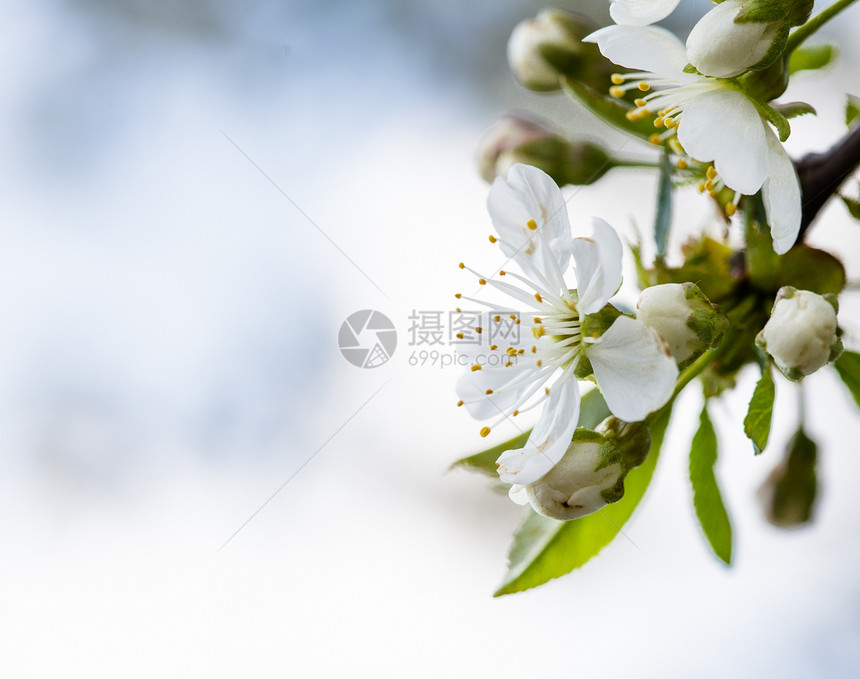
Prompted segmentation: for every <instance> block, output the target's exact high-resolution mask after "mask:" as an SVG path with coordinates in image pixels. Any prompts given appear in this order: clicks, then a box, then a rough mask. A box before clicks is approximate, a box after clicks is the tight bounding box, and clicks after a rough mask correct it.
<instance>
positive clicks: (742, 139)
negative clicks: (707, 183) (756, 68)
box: [678, 87, 768, 196]
mask: <svg viewBox="0 0 860 679" xmlns="http://www.w3.org/2000/svg"><path fill="white" fill-rule="evenodd" d="M678 141H680V142H681V145H682V146H683V147H684V150H685V151H686V152H687V153H688V154H689V155H690V156H692V157H693V158H695V159H696V160H700V161H702V162H708V161H714V167H715V169H716V170H717V172H718V173H719V175H720V176H721V177H722V178H723V181H724V182H725V183H726V185H727V186H728V187H729V188H732V189H734V190H735V191H740V192H741V193H743V194H745V195H748V196H749V195H752V194H754V193H755V192H756V191H758V190H759V189H760V188H761V185H762V184H763V183H764V180H765V179H766V178H767V173H768V166H767V158H768V148H767V142H766V140H765V130H764V128H763V127H762V122H761V116H760V115H759V113H758V110H757V109H756V107H755V106H754V105H753V103H752V102H751V101H750V100H749V99H747V98H746V96H745V95H743V94H741V93H740V92H736V91H734V90H730V89H727V88H725V87H721V88H719V89H710V90H707V91H705V92H703V93H702V94H698V95H696V96H695V97H693V98H692V99H690V101H688V102H687V104H686V106H685V107H684V112H683V114H682V115H681V121H680V123H679V125H678Z"/></svg>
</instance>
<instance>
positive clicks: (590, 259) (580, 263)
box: [570, 217, 623, 314]
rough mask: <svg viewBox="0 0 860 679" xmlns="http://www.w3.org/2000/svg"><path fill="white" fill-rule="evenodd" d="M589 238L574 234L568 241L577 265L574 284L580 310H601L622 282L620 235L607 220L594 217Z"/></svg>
mask: <svg viewBox="0 0 860 679" xmlns="http://www.w3.org/2000/svg"><path fill="white" fill-rule="evenodd" d="M591 224H592V227H593V229H594V233H593V234H592V236H591V237H590V238H574V239H573V240H572V241H571V244H570V251H571V253H573V261H574V267H575V269H576V288H577V292H578V293H579V306H580V310H581V312H582V313H585V314H593V313H596V312H598V311H600V310H601V309H602V308H603V306H604V305H605V304H606V303H607V302H608V301H609V298H610V297H612V295H614V294H615V293H616V292H617V291H618V288H619V287H620V286H621V255H622V254H623V249H622V247H621V239H619V238H618V234H617V233H615V229H613V228H612V227H611V226H609V224H607V223H606V222H605V221H603V220H602V219H599V218H597V217H593V218H592V220H591Z"/></svg>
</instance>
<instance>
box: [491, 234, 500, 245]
mask: <svg viewBox="0 0 860 679" xmlns="http://www.w3.org/2000/svg"><path fill="white" fill-rule="evenodd" d="M497 240H499V239H498V238H496V237H495V236H494V235H493V234H490V242H491V243H495V242H496V241H497Z"/></svg>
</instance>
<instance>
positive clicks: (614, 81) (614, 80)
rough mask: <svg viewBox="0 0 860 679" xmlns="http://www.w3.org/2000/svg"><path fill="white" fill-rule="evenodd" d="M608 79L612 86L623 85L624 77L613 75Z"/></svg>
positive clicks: (618, 74) (617, 74)
mask: <svg viewBox="0 0 860 679" xmlns="http://www.w3.org/2000/svg"><path fill="white" fill-rule="evenodd" d="M609 79H610V80H611V81H612V84H613V85H622V84H623V83H624V76H623V75H621V74H620V73H613V74H612V75H611V76H609Z"/></svg>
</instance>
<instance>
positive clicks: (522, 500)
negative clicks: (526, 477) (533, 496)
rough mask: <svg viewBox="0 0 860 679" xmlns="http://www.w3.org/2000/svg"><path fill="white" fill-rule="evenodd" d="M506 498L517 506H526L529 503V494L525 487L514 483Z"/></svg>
mask: <svg viewBox="0 0 860 679" xmlns="http://www.w3.org/2000/svg"><path fill="white" fill-rule="evenodd" d="M508 497H509V498H511V500H513V501H514V502H516V503H517V504H518V505H527V504H528V503H529V494H528V491H527V490H526V487H525V486H521V485H520V484H518V483H515V484H514V485H512V486H511V488H510V490H508Z"/></svg>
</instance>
